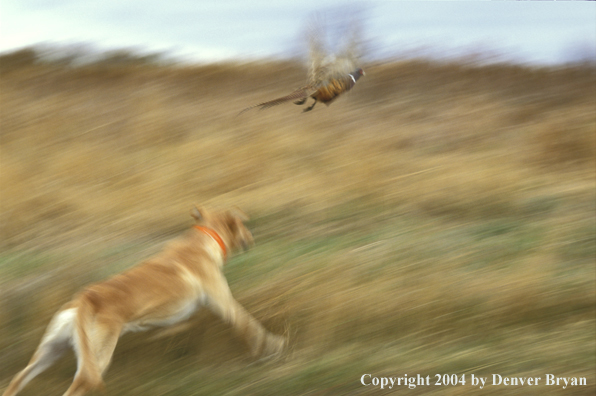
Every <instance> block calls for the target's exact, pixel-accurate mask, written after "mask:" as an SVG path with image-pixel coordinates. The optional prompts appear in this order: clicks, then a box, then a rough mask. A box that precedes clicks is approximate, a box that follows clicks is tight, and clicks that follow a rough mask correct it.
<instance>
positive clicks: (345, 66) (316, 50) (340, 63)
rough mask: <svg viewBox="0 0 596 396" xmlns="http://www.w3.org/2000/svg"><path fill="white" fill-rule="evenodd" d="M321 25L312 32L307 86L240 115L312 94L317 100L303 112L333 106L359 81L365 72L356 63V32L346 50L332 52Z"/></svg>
mask: <svg viewBox="0 0 596 396" xmlns="http://www.w3.org/2000/svg"><path fill="white" fill-rule="evenodd" d="M321 27H322V26H321V25H317V26H316V27H315V28H311V29H310V31H309V44H310V51H309V52H310V60H311V64H310V68H309V69H310V70H309V78H308V82H307V85H305V86H303V87H301V88H298V89H296V90H295V91H294V92H292V93H290V94H289V95H286V96H282V97H280V98H277V99H273V100H269V101H267V102H263V103H259V104H256V105H253V106H250V107H248V108H246V109H244V110H242V111H241V112H240V114H242V113H244V112H245V111H248V110H251V109H254V108H257V107H259V108H260V109H261V110H264V109H268V108H269V107H273V106H277V105H279V104H282V103H285V102H289V101H294V104H297V105H303V104H304V103H306V101H307V99H308V98H309V97H310V98H313V99H314V102H313V104H312V105H310V106H309V107H307V108H305V109H304V110H303V112H307V111H310V110H312V109H313V107H315V105H316V104H317V102H321V103H325V104H326V105H327V106H329V105H330V104H331V103H332V102H333V101H334V100H335V99H336V98H337V97H338V96H339V95H341V94H343V93H344V92H347V91H349V90H350V89H352V88H353V87H354V85H356V81H358V79H359V78H360V77H361V76H363V75H364V74H365V73H364V70H362V69H361V68H360V67H356V65H355V64H356V57H357V56H356V54H355V52H356V51H355V50H356V47H357V46H356V42H355V41H356V40H355V37H354V36H355V35H353V37H351V38H350V40H349V42H348V44H347V45H346V46H345V48H344V50H343V51H341V52H340V53H339V54H338V55H334V54H328V51H326V49H325V45H324V43H323V41H322V39H323V36H324V34H323V33H324V32H322V31H321Z"/></svg>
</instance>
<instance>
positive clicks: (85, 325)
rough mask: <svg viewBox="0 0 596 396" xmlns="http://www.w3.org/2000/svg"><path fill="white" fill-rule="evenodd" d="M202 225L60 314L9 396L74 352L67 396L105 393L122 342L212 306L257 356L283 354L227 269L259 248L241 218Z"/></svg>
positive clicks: (202, 218) (201, 220)
mask: <svg viewBox="0 0 596 396" xmlns="http://www.w3.org/2000/svg"><path fill="white" fill-rule="evenodd" d="M191 214H192V216H193V217H194V218H195V219H196V221H197V225H195V226H194V227H193V228H192V229H191V230H190V231H189V232H187V233H186V234H185V235H183V236H182V237H181V238H179V239H176V240H174V241H172V242H170V244H169V245H167V246H166V247H165V248H164V250H163V251H162V252H161V253H159V254H157V255H156V256H154V257H152V258H150V259H148V260H146V261H144V262H143V263H141V264H139V265H137V266H135V267H133V268H131V269H130V270H128V271H126V272H124V273H122V274H119V275H116V276H114V277H113V278H110V279H108V280H106V281H104V282H101V283H97V284H94V285H91V286H89V287H87V288H86V289H84V290H83V291H82V292H81V293H79V294H78V295H76V296H75V297H74V299H73V300H72V301H70V302H69V303H67V304H65V305H64V306H63V307H62V308H61V309H60V310H59V311H58V313H56V315H55V316H54V318H53V319H52V321H51V322H50V324H49V326H48V329H47V330H46V332H45V334H44V336H43V338H42V340H41V343H40V345H39V347H38V348H37V350H36V351H35V354H34V355H33V358H32V359H31V361H30V362H29V364H28V365H27V367H25V369H23V371H21V372H20V373H18V374H17V375H16V376H15V377H14V379H13V380H12V382H11V383H10V385H9V386H8V388H7V389H6V391H5V392H4V396H13V395H15V394H17V392H18V391H19V390H21V389H22V388H23V387H24V386H25V385H26V384H27V383H28V382H29V381H31V379H33V378H34V377H35V376H36V375H38V374H39V373H41V372H42V371H44V370H45V369H46V368H48V367H49V366H50V365H51V364H52V363H53V362H54V361H55V360H56V359H57V358H58V357H59V356H60V355H61V354H62V352H63V351H64V350H65V349H66V348H67V347H68V346H72V347H73V348H74V351H75V354H76V357H77V371H76V374H75V377H74V381H73V383H72V385H71V386H70V388H68V390H67V391H66V393H65V394H64V396H80V395H83V394H85V393H86V392H87V391H89V390H91V389H94V388H102V387H103V380H102V375H103V374H104V372H105V371H106V369H107V367H108V365H109V363H110V360H111V357H112V354H113V352H114V348H115V347H116V343H117V341H118V338H119V337H120V335H122V334H123V333H125V332H128V331H141V330H146V329H149V328H151V327H154V326H171V325H174V324H176V323H179V322H181V321H183V320H185V319H188V318H189V317H190V316H191V315H192V314H193V313H194V312H195V311H196V310H197V309H199V308H200V307H201V306H206V307H208V308H209V309H210V310H212V311H213V312H214V313H215V314H216V315H218V316H219V317H221V318H222V319H223V320H225V321H227V322H229V323H230V324H231V325H232V326H233V327H234V328H235V330H236V331H237V332H238V333H239V334H240V335H241V336H242V337H243V338H244V339H245V340H246V342H247V344H248V346H249V348H250V351H251V353H252V355H253V356H271V355H276V354H279V353H281V352H282V350H283V349H284V346H285V343H286V340H285V338H284V337H282V336H278V335H274V334H271V333H269V332H268V331H267V330H265V329H264V328H263V326H262V325H261V324H260V323H259V322H258V321H257V320H256V319H255V318H254V317H253V316H251V315H250V314H249V313H248V312H247V311H246V310H245V309H244V308H243V307H242V306H241V305H240V304H239V303H238V302H237V301H236V300H235V299H234V297H233V296H232V292H231V291H230V288H229V286H228V283H227V281H226V278H225V277H224V274H223V272H222V271H223V265H224V263H225V261H226V257H227V255H228V252H230V251H234V250H237V249H239V248H244V249H246V248H248V246H249V245H251V244H252V243H253V237H252V234H251V233H250V231H249V230H248V229H247V228H246V227H245V225H244V223H243V222H244V221H246V220H248V217H247V216H246V215H245V214H244V213H242V212H241V211H239V210H232V211H224V212H207V211H205V210H204V209H201V210H199V209H197V208H194V209H193V211H192V212H191Z"/></svg>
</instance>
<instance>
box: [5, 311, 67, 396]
mask: <svg viewBox="0 0 596 396" xmlns="http://www.w3.org/2000/svg"><path fill="white" fill-rule="evenodd" d="M75 314H76V311H75V309H72V308H70V309H66V310H63V311H60V312H58V313H57V314H56V315H55V316H54V318H53V319H52V321H51V322H50V324H49V326H48V329H47V330H46V332H45V334H44V336H43V338H42V340H41V343H40V344H39V346H38V347H37V350H36V351H35V353H34V354H33V357H32V358H31V361H30V362H29V364H28V365H27V367H25V368H24V369H23V370H22V371H21V372H20V373H18V374H17V375H16V376H15V377H14V379H13V380H12V382H11V383H10V385H8V388H6V391H5V392H4V394H3V396H13V395H16V394H17V393H18V392H19V391H20V390H21V389H22V388H23V387H24V386H25V385H27V383H28V382H29V381H31V380H32V379H33V378H35V377H36V376H37V375H39V374H40V373H42V372H43V371H45V370H46V369H47V368H48V367H50V366H51V365H52V363H54V362H55V361H56V360H57V359H58V358H59V357H60V356H62V354H63V353H64V351H65V350H66V349H67V348H68V347H69V346H70V339H71V337H72V331H73V321H74V317H75Z"/></svg>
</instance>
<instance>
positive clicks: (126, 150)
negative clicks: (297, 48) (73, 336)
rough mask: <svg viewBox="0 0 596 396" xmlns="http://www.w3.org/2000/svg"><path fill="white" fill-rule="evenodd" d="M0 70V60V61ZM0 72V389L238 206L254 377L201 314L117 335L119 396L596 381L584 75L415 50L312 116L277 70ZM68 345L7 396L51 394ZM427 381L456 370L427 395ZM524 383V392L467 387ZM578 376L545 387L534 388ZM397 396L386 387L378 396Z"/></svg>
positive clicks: (280, 67)
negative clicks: (247, 238)
mask: <svg viewBox="0 0 596 396" xmlns="http://www.w3.org/2000/svg"><path fill="white" fill-rule="evenodd" d="M7 64H8V66H7ZM10 65H11V64H10V63H9V62H8V63H0V68H2V74H1V79H0V108H1V119H0V122H1V124H0V127H1V152H0V194H1V195H0V205H1V213H0V216H1V217H0V229H1V232H2V234H1V235H2V238H1V239H2V240H1V245H0V304H1V305H0V373H1V374H0V389H4V387H5V386H6V385H7V384H8V382H9V380H10V378H11V377H12V376H13V375H14V374H15V373H16V372H18V371H19V370H20V369H22V368H23V367H24V366H25V364H26V363H27V361H28V359H29V358H30V357H31V354H32V353H33V351H34V349H35V347H36V346H37V344H38V342H39V340H40V338H41V335H42V334H43V331H44V329H45V326H46V325H47V323H48V321H49V319H50V318H51V316H52V315H53V313H54V312H55V311H56V310H57V309H58V308H59V307H60V306H61V305H62V304H63V303H64V302H66V301H68V300H69V299H70V297H71V295H72V294H73V293H75V292H76V291H77V290H79V289H80V288H82V287H83V286H85V285H86V284H88V283H91V282H94V281H98V280H101V279H104V278H106V277H108V276H110V275H112V274H115V273H117V272H119V271H122V270H123V269H125V268H128V267H130V266H132V265H134V264H135V263H137V262H139V261H140V260H142V259H143V258H146V257H148V256H150V255H151V254H153V253H155V252H156V251H158V250H159V248H160V246H162V245H163V243H165V242H166V241H167V240H169V239H171V238H173V237H175V236H176V235H178V234H180V233H181V232H184V230H186V229H187V228H189V227H190V226H191V224H192V221H191V220H192V219H191V217H190V216H189V214H188V213H189V210H190V209H191V207H192V205H193V203H198V204H204V205H207V206H209V205H211V206H216V207H225V206H228V205H238V206H239V207H241V208H242V209H243V210H245V211H246V212H247V213H249V214H250V215H251V221H250V222H249V227H250V228H251V229H252V230H253V233H254V236H255V240H256V246H255V247H254V248H253V249H252V250H251V251H249V252H248V253H246V254H243V255H239V256H236V257H233V258H232V259H231V260H230V261H229V263H228V265H227V266H226V270H225V272H226V276H227V277H228V279H229V282H230V285H231V288H232V291H233V292H234V294H235V296H236V297H237V299H238V300H239V301H240V302H241V303H242V304H243V305H244V306H245V307H246V308H247V309H248V310H249V311H250V312H251V313H253V314H254V315H255V316H256V317H257V318H258V319H259V320H261V321H262V322H263V323H264V324H265V326H266V327H267V328H269V329H271V330H272V331H274V332H278V333H281V332H284V331H286V330H287V329H289V333H290V335H291V348H290V350H289V351H288V354H287V355H286V356H285V358H284V359H283V360H281V361H275V362H267V363H260V364H252V363H253V362H252V361H251V360H250V359H249V358H248V353H247V349H246V348H245V346H244V345H243V344H242V343H241V342H240V341H239V340H238V339H236V338H235V337H234V336H233V334H232V332H231V331H230V329H229V328H228V327H227V326H226V325H225V324H223V323H220V322H219V321H218V320H217V319H216V318H215V317H214V316H212V315H211V314H210V313H209V312H207V311H205V312H201V313H199V314H198V315H197V317H195V318H194V319H193V321H194V322H195V326H193V329H192V330H189V331H187V332H184V333H181V334H178V335H176V336H172V337H170V338H166V339H161V340H151V333H147V334H138V333H137V334H127V335H125V336H124V337H123V338H122V339H121V340H120V342H119V344H118V347H117V349H116V353H115V358H114V361H113V364H112V366H111V367H110V370H109V371H108V374H107V375H106V384H107V392H106V393H105V394H108V395H114V396H124V395H127V396H129V395H149V396H157V395H160V396H161V395H247V394H250V395H272V394H280V395H303V394H304V395H344V394H346V395H347V394H386V393H388V392H389V391H388V390H386V389H385V390H381V389H379V387H374V386H366V387H365V386H363V385H362V384H361V383H360V378H361V376H362V375H363V374H367V373H368V374H371V376H372V377H403V376H404V374H408V376H416V374H420V375H422V376H427V375H430V376H431V386H419V387H416V388H415V389H411V390H409V389H406V388H405V387H404V386H402V387H400V388H399V390H400V391H402V392H407V393H408V394H412V395H418V394H427V393H431V394H445V395H462V394H475V393H477V394H480V393H482V394H484V395H487V394H488V395H491V394H523V395H534V394H535V395H538V394H541V395H542V394H554V395H559V394H560V395H593V394H594V393H595V392H596V376H595V375H594V373H595V372H596V341H595V340H596V267H595V262H596V175H595V173H596V112H595V108H596V94H595V93H594V92H596V70H595V69H594V67H590V66H569V67H557V68H555V67H553V68H530V67H525V66H519V65H510V64H500V65H485V66H481V65H476V64H474V63H469V62H468V63H467V62H465V61H463V60H462V61H460V62H453V63H440V62H431V61H426V60H410V61H403V62H399V61H395V62H387V63H379V64H371V65H365V66H366V67H365V70H366V73H367V74H366V76H365V77H364V78H362V79H361V80H360V81H359V82H358V84H357V85H356V87H355V88H354V89H353V91H351V92H350V93H349V94H347V95H345V96H344V97H341V98H340V99H338V100H337V101H336V102H335V103H334V104H333V105H331V106H330V107H328V108H326V107H325V106H323V105H321V104H319V105H317V107H315V109H314V110H313V111H312V112H310V113H306V114H303V113H301V109H302V108H301V107H297V106H294V105H292V104H287V105H284V106H279V107H276V108H272V109H269V110H266V111H254V112H248V113H245V114H242V115H241V116H238V117H237V116H236V115H237V113H238V112H239V111H240V110H242V109H243V108H244V107H247V106H249V105H251V104H254V103H258V102H260V101H264V100H268V99H271V98H274V97H276V95H283V94H286V93H288V92H290V91H291V90H292V89H293V88H295V87H297V86H300V85H301V84H302V83H303V79H304V76H303V75H304V72H303V70H302V69H301V68H300V67H299V65H297V64H294V63H291V62H272V61H267V62H265V61H263V62H254V63H248V64H213V65H205V66H193V67H191V66H185V67H182V66H156V65H151V64H145V65H120V66H119V65H109V64H108V65H102V64H93V65H87V66H82V67H78V68H68V67H65V66H59V65H49V64H28V65H25V66H23V65H19V66H18V67H9V66H10ZM74 371H75V361H74V359H73V358H72V355H71V356H68V357H66V358H64V359H62V360H60V362H59V363H58V364H57V365H56V366H54V367H52V368H51V369H49V370H48V371H47V372H45V373H44V374H42V375H40V376H39V377H38V378H36V379H35V380H34V381H33V382H32V383H31V384H30V385H28V386H27V388H25V390H24V391H23V393H22V394H23V395H40V394H47V395H54V394H56V395H58V394H62V392H64V391H65V390H66V388H67V387H68V385H69V383H70V382H71V380H72V377H73V374H74ZM435 374H441V375H442V374H458V376H462V375H464V374H465V375H466V376H467V381H468V382H467V384H466V385H458V386H437V385H434V382H435V381H436V377H435ZM471 374H475V375H476V376H483V377H489V378H492V377H491V375H492V374H500V375H502V376H511V377H529V376H532V377H542V382H541V385H539V386H504V385H500V386H486V387H485V388H484V389H478V388H477V387H473V386H472V385H471V384H470V376H471ZM546 374H554V375H555V376H560V377H585V378H586V380H587V385H586V386H569V387H567V388H566V389H563V387H562V386H546V385H544V381H545V375H546ZM393 391H395V388H394V389H393Z"/></svg>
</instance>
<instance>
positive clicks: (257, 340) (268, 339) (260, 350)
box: [208, 275, 286, 357]
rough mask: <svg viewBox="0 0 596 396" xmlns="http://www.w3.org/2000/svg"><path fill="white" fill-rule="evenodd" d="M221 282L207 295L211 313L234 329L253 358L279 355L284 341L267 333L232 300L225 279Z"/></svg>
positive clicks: (284, 344) (284, 343) (283, 346)
mask: <svg viewBox="0 0 596 396" xmlns="http://www.w3.org/2000/svg"><path fill="white" fill-rule="evenodd" d="M222 277H223V275H222ZM223 282H224V283H223V284H221V283H220V284H219V286H218V287H216V288H215V290H211V292H212V293H209V294H210V295H209V297H208V307H209V308H210V309H211V311H212V312H214V313H215V314H216V315H218V316H219V317H221V318H222V319H223V320H225V321H226V322H228V323H230V324H231V325H232V326H233V327H234V330H235V331H236V333H238V334H239V335H240V336H241V337H242V338H243V339H244V340H245V342H246V343H247V344H248V347H249V348H250V352H251V355H252V356H253V357H258V356H262V357H267V356H272V355H277V354H280V353H281V352H282V351H283V350H284V348H285V346H286V339H285V338H284V337H282V336H278V335H275V334H273V333H270V332H269V331H267V330H266V329H265V328H264V327H263V325H262V324H261V323H260V322H259V321H258V320H257V319H255V318H254V317H253V316H252V315H251V314H250V313H248V311H246V309H244V307H243V306H242V305H240V303H238V301H236V300H235V299H234V297H233V296H232V292H231V291H230V289H229V287H228V284H227V283H225V279H223Z"/></svg>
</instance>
